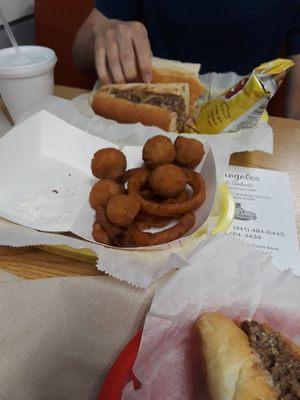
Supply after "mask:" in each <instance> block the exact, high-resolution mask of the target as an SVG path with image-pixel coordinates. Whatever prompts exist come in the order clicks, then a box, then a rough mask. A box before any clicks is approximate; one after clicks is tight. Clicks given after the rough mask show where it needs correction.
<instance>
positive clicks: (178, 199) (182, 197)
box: [147, 190, 190, 204]
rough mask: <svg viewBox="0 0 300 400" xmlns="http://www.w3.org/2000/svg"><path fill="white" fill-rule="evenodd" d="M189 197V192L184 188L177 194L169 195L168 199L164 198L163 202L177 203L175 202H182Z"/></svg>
mask: <svg viewBox="0 0 300 400" xmlns="http://www.w3.org/2000/svg"><path fill="white" fill-rule="evenodd" d="M189 198H190V195H189V192H188V191H187V190H184V191H183V192H181V193H179V195H178V196H176V197H169V198H168V199H165V201H164V203H165V204H177V203H182V202H183V201H186V200H188V199H189ZM147 200H148V199H147Z"/></svg>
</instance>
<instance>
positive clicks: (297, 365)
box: [241, 321, 300, 400]
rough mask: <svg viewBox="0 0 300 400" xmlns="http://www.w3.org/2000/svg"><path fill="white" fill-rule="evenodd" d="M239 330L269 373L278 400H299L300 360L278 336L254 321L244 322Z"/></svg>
mask: <svg viewBox="0 0 300 400" xmlns="http://www.w3.org/2000/svg"><path fill="white" fill-rule="evenodd" d="M241 328H242V329H243V331H244V332H245V333H246V334H247V336H248V338H249V341H250V344H251V346H252V348H253V349H254V350H255V351H256V352H257V354H258V355H259V358H260V360H261V362H262V364H263V366H264V367H265V368H266V369H267V370H268V371H269V373H270V375H271V377H272V379H273V382H274V387H275V390H276V392H277V394H278V399H280V400H299V399H300V358H297V357H296V356H295V355H294V354H293V353H292V352H291V350H290V349H289V347H288V346H287V345H286V344H285V343H284V341H283V340H282V338H281V337H280V335H278V334H276V333H273V332H272V333H271V332H269V331H268V330H267V329H266V328H265V327H264V326H263V325H261V324H259V323H258V322H256V321H244V322H242V324H241Z"/></svg>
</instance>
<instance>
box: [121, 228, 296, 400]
mask: <svg viewBox="0 0 300 400" xmlns="http://www.w3.org/2000/svg"><path fill="white" fill-rule="evenodd" d="M298 270H300V265H299V266H298ZM299 286H300V278H299V277H296V276H295V275H293V274H292V273H291V271H289V270H287V271H284V272H282V271H280V270H278V269H276V268H275V267H273V266H272V264H271V259H270V256H268V255H266V254H262V253H259V252H258V251H256V250H254V249H253V247H250V246H249V245H247V244H245V243H242V242H240V241H239V240H237V239H234V238H233V237H232V236H231V235H226V236H223V235H222V236H218V237H215V238H214V239H212V240H211V241H210V242H209V243H208V244H207V245H206V246H205V247H204V248H202V249H201V253H199V252H198V251H196V252H195V253H194V255H193V257H192V258H191V260H190V265H189V266H188V267H186V268H184V269H181V270H180V271H178V272H176V273H175V274H174V275H173V276H172V277H171V278H170V279H169V280H168V281H167V282H166V283H165V284H164V285H163V286H162V287H161V288H160V289H159V290H158V291H157V292H156V294H155V297H154V299H153V303H152V306H151V310H150V312H149V314H148V316H147V318H146V321H145V326H144V330H143V337H142V342H141V346H140V350H139V353H138V357H137V360H136V362H135V365H134V373H135V375H136V376H137V378H138V380H139V381H140V382H141V384H142V385H141V388H140V389H139V390H137V391H135V390H134V389H133V387H132V383H129V384H127V386H126V388H125V390H124V391H123V396H122V400H129V399H130V400H133V399H141V398H142V399H143V400H147V399H158V398H161V399H164V400H168V399H172V400H177V399H178V400H179V399H183V398H184V399H185V400H196V399H206V397H205V396H204V393H202V392H201V382H200V379H199V377H200V372H199V371H200V365H199V353H198V350H197V340H196V337H195V335H194V333H195V332H194V323H195V320H196V319H197V317H198V316H199V315H201V313H203V312H206V311H216V310H218V311H221V312H223V313H225V314H226V315H227V316H229V317H231V318H238V319H239V318H241V319H247V318H253V319H256V320H258V321H260V322H266V323H269V324H270V325H271V326H272V327H273V328H274V329H275V330H279V331H281V332H282V333H284V334H285V335H287V336H288V337H289V338H291V339H292V340H295V342H296V343H298V344H300V332H299V326H300V312H299V302H300V291H299Z"/></svg>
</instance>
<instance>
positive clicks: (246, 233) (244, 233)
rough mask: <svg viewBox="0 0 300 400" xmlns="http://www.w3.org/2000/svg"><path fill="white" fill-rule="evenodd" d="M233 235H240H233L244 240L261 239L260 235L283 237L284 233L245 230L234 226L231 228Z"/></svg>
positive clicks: (256, 229)
mask: <svg viewBox="0 0 300 400" xmlns="http://www.w3.org/2000/svg"><path fill="white" fill-rule="evenodd" d="M232 230H233V234H237V233H240V235H235V236H239V237H244V238H251V239H261V235H268V236H277V237H284V236H285V234H284V232H281V231H274V230H271V229H262V228H247V227H245V226H238V225H234V226H233V227H232Z"/></svg>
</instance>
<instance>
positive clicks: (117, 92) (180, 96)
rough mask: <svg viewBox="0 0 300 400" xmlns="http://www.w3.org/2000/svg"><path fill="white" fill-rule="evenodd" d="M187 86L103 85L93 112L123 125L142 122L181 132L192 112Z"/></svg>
mask: <svg viewBox="0 0 300 400" xmlns="http://www.w3.org/2000/svg"><path fill="white" fill-rule="evenodd" d="M189 104H190V91H189V85H188V83H165V84H163V83H161V84H160V83H157V84H144V83H131V84H114V85H106V86H102V87H101V88H100V89H99V90H98V91H97V92H95V93H94V97H93V98H92V101H91V106H92V108H93V110H94V112H95V113H96V114H98V115H100V116H102V117H104V118H108V119H113V120H115V121H117V122H121V123H136V122H141V123H142V124H144V125H148V126H158V127H159V128H161V129H164V130H165V131H172V132H182V131H183V129H184V126H185V122H186V119H187V117H188V113H189Z"/></svg>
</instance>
